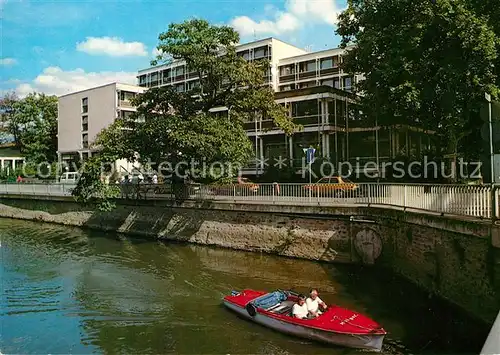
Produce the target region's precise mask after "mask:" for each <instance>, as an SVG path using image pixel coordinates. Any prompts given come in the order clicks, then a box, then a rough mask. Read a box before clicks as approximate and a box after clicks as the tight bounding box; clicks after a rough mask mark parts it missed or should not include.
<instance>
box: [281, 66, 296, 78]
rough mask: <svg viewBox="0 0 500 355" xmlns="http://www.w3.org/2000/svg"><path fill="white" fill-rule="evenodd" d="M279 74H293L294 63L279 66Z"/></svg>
mask: <svg viewBox="0 0 500 355" xmlns="http://www.w3.org/2000/svg"><path fill="white" fill-rule="evenodd" d="M280 74H281V76H285V75H293V74H295V66H294V65H286V66H283V67H281V68H280Z"/></svg>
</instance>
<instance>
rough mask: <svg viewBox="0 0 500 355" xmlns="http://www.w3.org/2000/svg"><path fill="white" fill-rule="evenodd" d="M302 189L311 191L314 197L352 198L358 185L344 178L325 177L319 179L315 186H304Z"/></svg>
mask: <svg viewBox="0 0 500 355" xmlns="http://www.w3.org/2000/svg"><path fill="white" fill-rule="evenodd" d="M304 189H305V190H306V191H308V192H309V191H311V192H312V193H313V195H314V196H318V195H319V196H326V197H338V196H344V195H347V196H351V195H352V196H354V195H355V194H356V193H357V191H358V189H359V185H357V184H355V183H353V182H352V181H351V180H349V179H347V178H345V177H341V176H327V177H323V178H321V179H319V180H318V181H317V182H316V183H315V184H307V185H305V186H304Z"/></svg>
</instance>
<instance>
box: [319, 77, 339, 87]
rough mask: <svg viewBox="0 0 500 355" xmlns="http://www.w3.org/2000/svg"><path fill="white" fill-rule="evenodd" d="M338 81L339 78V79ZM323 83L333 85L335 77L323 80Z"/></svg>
mask: <svg viewBox="0 0 500 355" xmlns="http://www.w3.org/2000/svg"><path fill="white" fill-rule="evenodd" d="M337 82H338V80H337ZM321 85H326V86H331V87H333V79H327V80H322V81H321Z"/></svg>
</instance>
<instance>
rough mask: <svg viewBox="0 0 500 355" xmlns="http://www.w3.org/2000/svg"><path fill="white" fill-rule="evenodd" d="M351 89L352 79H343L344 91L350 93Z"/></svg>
mask: <svg viewBox="0 0 500 355" xmlns="http://www.w3.org/2000/svg"><path fill="white" fill-rule="evenodd" d="M351 88H352V78H350V77H346V78H344V90H346V91H350V90H351Z"/></svg>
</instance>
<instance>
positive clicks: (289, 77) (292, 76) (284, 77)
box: [280, 74, 295, 83]
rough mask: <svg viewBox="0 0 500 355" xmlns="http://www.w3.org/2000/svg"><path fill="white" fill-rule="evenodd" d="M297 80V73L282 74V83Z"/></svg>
mask: <svg viewBox="0 0 500 355" xmlns="http://www.w3.org/2000/svg"><path fill="white" fill-rule="evenodd" d="M291 81H295V74H287V75H281V76H280V83H289V82H291Z"/></svg>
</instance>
